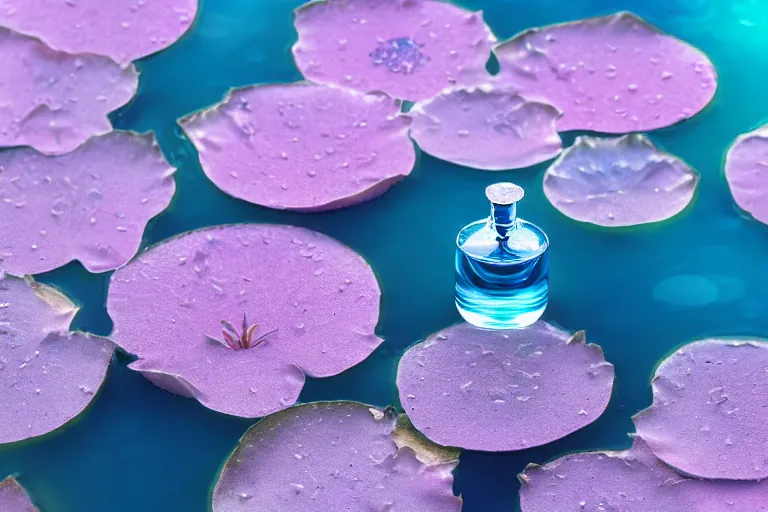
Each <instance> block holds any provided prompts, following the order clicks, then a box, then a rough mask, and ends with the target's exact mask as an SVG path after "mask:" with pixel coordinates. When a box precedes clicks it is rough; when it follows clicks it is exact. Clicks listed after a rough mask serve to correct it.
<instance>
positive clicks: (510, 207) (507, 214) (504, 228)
mask: <svg viewBox="0 0 768 512" xmlns="http://www.w3.org/2000/svg"><path fill="white" fill-rule="evenodd" d="M516 220H517V204H516V203H512V204H495V203H491V229H495V230H496V233H497V234H498V235H499V236H498V240H499V241H502V240H506V239H507V238H508V237H509V232H510V231H511V230H513V229H515V221H516Z"/></svg>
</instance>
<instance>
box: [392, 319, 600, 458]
mask: <svg viewBox="0 0 768 512" xmlns="http://www.w3.org/2000/svg"><path fill="white" fill-rule="evenodd" d="M613 377H614V372H613V365H611V364H610V363H607V362H606V361H605V359H604V358H603V352H602V350H601V349H600V347H598V346H597V345H593V344H586V337H585V334H584V331H580V332H577V333H576V334H574V335H571V334H569V333H567V332H565V331H561V330H560V329H557V328H555V327H553V326H551V325H549V324H547V323H544V322H538V323H535V324H533V325H532V326H530V327H528V328H526V329H517V330H509V331H501V330H499V331H493V330H483V329H477V328H475V327H472V326H471V325H470V324H468V323H460V324H456V325H453V326H451V327H448V328H447V329H444V330H442V331H440V332H438V333H436V334H433V335H432V336H430V337H428V338H427V339H426V340H425V341H424V342H422V343H419V344H418V345H415V346H413V347H411V348H410V349H409V350H408V351H407V352H406V353H405V354H404V355H403V357H402V359H401V360H400V365H399V367H398V372H397V387H398V389H399V390H400V401H401V403H402V404H403V408H404V409H405V412H406V413H407V414H408V416H409V417H410V418H411V421H412V422H413V424H414V426H415V427H416V428H417V429H418V430H419V431H420V432H422V433H423V434H424V435H425V436H427V437H428V438H429V439H431V440H432V441H434V442H436V443H438V444H441V445H444V446H456V447H459V448H465V449H470V450H482V451H489V452H499V451H510V450H523V449H526V448H531V447H533V446H539V445H543V444H547V443H550V442H552V441H555V440H557V439H560V438H562V437H565V436H567V435H568V434H571V433H572V432H575V431H577V430H579V429H580V428H583V427H585V426H586V425H589V424H590V423H592V422H593V421H595V420H596V419H597V418H598V417H599V416H600V415H601V414H602V413H603V412H604V411H605V408H606V407H607V406H608V402H609V400H610V398H611V390H612V389H613Z"/></svg>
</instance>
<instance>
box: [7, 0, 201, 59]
mask: <svg viewBox="0 0 768 512" xmlns="http://www.w3.org/2000/svg"><path fill="white" fill-rule="evenodd" d="M197 3H198V0H162V1H157V0H108V1H104V0H63V1H62V0H0V25H3V26H6V27H8V28H11V29H13V30H16V31H18V32H22V33H24V34H29V35H32V36H35V37H38V38H40V39H42V40H43V41H45V42H46V43H47V44H48V45H50V46H51V47H53V48H56V49H58V50H63V51H65V52H69V53H93V54H96V55H106V56H108V57H110V58H111V59H112V60H114V61H116V62H118V63H120V64H128V63H129V62H131V61H132V60H136V59H140V58H142V57H146V56H147V55H151V54H153V53H155V52H158V51H160V50H163V49H165V48H167V47H168V46H170V45H172V44H173V43H174V42H176V40H177V39H179V38H180V37H181V36H182V34H184V32H186V31H187V30H189V27H191V26H192V22H193V21H194V19H195V15H196V14H197Z"/></svg>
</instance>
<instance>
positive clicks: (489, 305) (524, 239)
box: [456, 183, 549, 329]
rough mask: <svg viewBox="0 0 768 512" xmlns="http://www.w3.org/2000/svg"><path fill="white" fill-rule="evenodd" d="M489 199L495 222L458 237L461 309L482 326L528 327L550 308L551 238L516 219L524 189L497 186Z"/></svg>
mask: <svg viewBox="0 0 768 512" xmlns="http://www.w3.org/2000/svg"><path fill="white" fill-rule="evenodd" d="M485 195H486V196H487V197H488V200H489V201H490V202H491V216H490V218H488V219H484V220H479V221H477V222H473V223H472V224H469V225H467V226H465V227H464V228H463V229H462V230H461V231H459V235H458V237H457V238H456V307H457V308H458V310H459V313H461V316H462V317H464V319H465V320H466V321H467V322H469V323H471V324H472V325H475V326H477V327H482V328H485V329H517V328H522V327H526V326H528V325H531V324H532V323H534V322H535V321H536V320H538V319H539V317H541V315H542V313H544V310H545V309H546V307H547V297H548V292H549V240H548V239H547V235H546V234H544V231H542V230H541V229H540V228H539V227H538V226H536V225H535V224H531V223H530V222H527V221H524V220H522V219H519V218H517V211H516V210H517V207H516V203H517V202H518V201H520V200H521V199H522V198H523V189H522V188H521V187H519V186H517V185H515V184H513V183H496V184H493V185H491V186H489V187H488V188H487V189H486V190H485Z"/></svg>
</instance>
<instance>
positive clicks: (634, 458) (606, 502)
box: [518, 439, 768, 512]
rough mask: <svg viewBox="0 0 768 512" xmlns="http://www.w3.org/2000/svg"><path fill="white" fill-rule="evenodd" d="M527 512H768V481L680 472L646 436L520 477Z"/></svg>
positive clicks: (566, 458)
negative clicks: (647, 442) (656, 451)
mask: <svg viewBox="0 0 768 512" xmlns="http://www.w3.org/2000/svg"><path fill="white" fill-rule="evenodd" d="M518 478H519V479H520V482H521V489H520V504H521V508H522V512H573V511H581V510H583V511H585V512H586V511H589V512H592V511H595V512H597V511H603V510H604V511H609V510H610V511H617V512H619V511H620V512H676V511H683V510H684V511H686V512H736V511H738V512H764V511H765V510H768V481H764V482H760V483H754V482H725V481H702V480H694V479H689V478H686V477H684V476H681V475H679V474H678V473H676V472H675V471H673V470H672V469H671V468H669V467H668V466H666V465H664V464H663V463H662V462H661V461H659V459H657V458H656V457H654V456H653V454H652V453H651V451H650V450H649V449H648V447H647V446H646V445H645V443H644V442H643V441H642V440H639V439H636V440H635V442H634V444H633V446H632V449H630V450H627V451H622V452H587V453H572V454H569V455H566V456H564V457H561V458H559V459H557V460H554V461H552V462H550V463H548V464H545V465H544V466H536V465H529V466H528V467H527V468H526V470H525V472H523V473H522V474H520V475H519V477H518Z"/></svg>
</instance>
